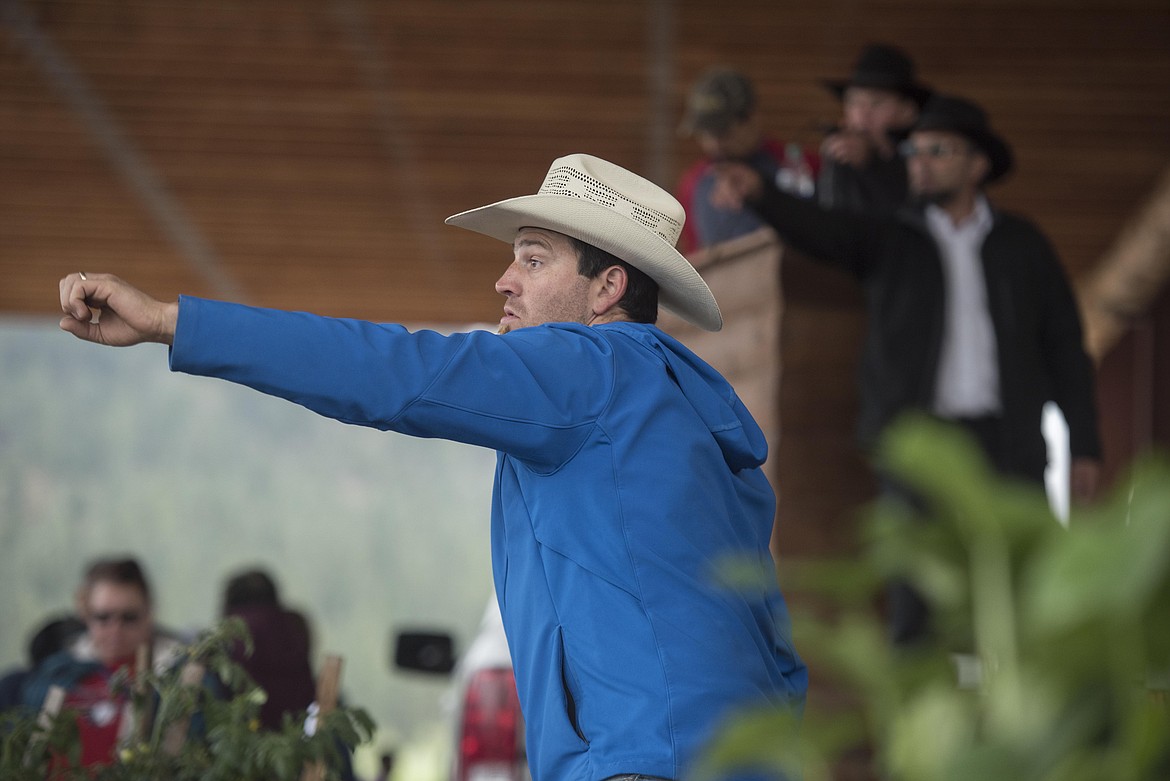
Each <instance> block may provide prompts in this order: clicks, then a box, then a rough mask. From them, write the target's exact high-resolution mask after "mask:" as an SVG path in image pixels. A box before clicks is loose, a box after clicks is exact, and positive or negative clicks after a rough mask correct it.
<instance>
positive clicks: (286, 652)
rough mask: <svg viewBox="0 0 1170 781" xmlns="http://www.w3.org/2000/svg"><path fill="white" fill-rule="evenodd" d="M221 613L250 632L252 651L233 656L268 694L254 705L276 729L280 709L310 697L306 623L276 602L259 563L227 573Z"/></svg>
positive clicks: (304, 704)
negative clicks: (236, 621) (231, 617)
mask: <svg viewBox="0 0 1170 781" xmlns="http://www.w3.org/2000/svg"><path fill="white" fill-rule="evenodd" d="M223 615H224V617H225V618H226V617H229V616H235V617H238V618H239V619H241V620H242V621H243V622H244V624H245V625H246V626H247V627H248V632H249V633H250V634H251V635H252V653H251V655H248V654H245V653H244V649H243V648H242V647H240V648H238V649H237V651H236V654H235V655H236V660H237V661H238V662H239V664H240V666H242V667H243V668H244V669H245V670H246V671H247V672H248V675H250V676H252V679H253V680H254V681H255V682H256V683H257V684H258V685H259V686H260V688H262V689H264V691H265V692H266V693H267V694H268V700H267V701H266V702H265V703H264V705H263V706H262V707H261V709H260V723H261V725H262V726H263V727H264V728H265V729H270V730H275V729H279V728H280V726H281V723H282V721H283V716H284V714H285V713H290V714H294V715H295V714H298V713H302V712H303V711H305V709H307V708H308V707H309V705H310V704H311V703H312V702H313V700H314V699H315V698H316V695H317V691H316V684H315V682H314V678H313V668H312V662H311V640H310V632H309V624H308V622H307V621H306V620H305V617H304V616H303V615H302V614H301V613H299V612H297V611H295V610H289V609H288V608H286V607H284V605H282V604H281V601H280V596H279V594H278V592H277V588H276V582H275V581H274V580H273V579H272V577H271V576H270V575H269V574H268V573H267V572H266V571H264V570H263V569H258V568H257V569H248V570H244V571H242V572H239V573H237V574H235V575H233V576H232V577H230V578H229V579H228V581H227V583H226V585H225V587H224V596H223Z"/></svg>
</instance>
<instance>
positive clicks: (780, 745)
mask: <svg viewBox="0 0 1170 781" xmlns="http://www.w3.org/2000/svg"><path fill="white" fill-rule="evenodd" d="M880 462H881V465H882V467H883V469H885V470H887V471H888V472H889V473H891V474H893V475H895V476H896V477H898V478H899V479H901V480H902V481H904V482H905V483H906V484H907V485H908V486H909V487H911V488H912V490H913V491H915V492H916V494H917V495H918V496H920V497H921V498H922V506H921V507H919V508H918V509H917V510H916V509H912V508H911V507H910V506H909V504H908V503H904V502H898V501H895V500H891V499H885V500H881V501H878V502H876V503H875V504H874V505H873V506H872V507H871V508H870V509H869V510H868V511H867V513H866V515H865V518H864V521H863V550H864V554H863V555H862V556H861V557H860V558H856V559H851V560H848V561H819V562H815V563H809V564H805V565H802V566H800V567H798V568H796V569H795V571H793V570H791V569H788V570H782V572H783V574H784V577H783V580H784V582H785V587H786V589H788V590H790V591H797V592H801V593H805V594H811V595H815V597H816V600H815V601H817V604H818V607H817V609H816V610H815V611H812V610H809V611H805V612H799V613H794V618H793V622H794V627H795V629H796V632H797V635H796V641H797V648H798V649H799V650H800V652H801V654H802V656H803V657H804V659H805V660H806V661H807V662H808V664H809V666H810V668H812V669H813V670H814V671H815V672H817V673H819V674H821V675H827V676H830V677H831V678H832V679H833V680H835V681H837V682H838V685H840V686H842V687H844V688H845V689H846V690H848V691H850V692H852V693H853V694H854V695H855V697H856V701H857V703H858V705H857V707H855V708H847V709H841V708H827V707H824V706H823V705H822V704H821V703H818V702H817V700H816V698H815V697H813V698H811V699H810V701H809V703H808V707H807V710H806V713H805V714H804V719H803V723H800V724H797V723H796V721H795V720H794V719H793V718H792V717H791V716H789V715H787V714H784V713H777V712H775V711H770V712H762V713H745V714H741V715H740V716H739V717H738V718H737V719H736V720H735V721H734V722H732V723H730V724H728V725H727V727H726V729H725V731H724V733H723V735H722V736H721V738H720V739H719V741H718V742H717V743H716V744H715V745H714V746H713V748H712V751H711V752H710V754H709V755H708V757H707V761H706V763H705V764H704V766H703V767H702V768H700V772H699V773H698V774H697V777H699V778H723V777H726V776H727V774H728V773H729V769H730V768H736V767H745V766H751V767H757V768H767V769H768V771H769V773H771V774H772V776H773V777H783V774H784V773H785V772H787V774H788V777H790V778H795V777H798V774H799V775H802V776H803V778H804V779H805V781H821V780H822V779H828V778H831V777H832V774H833V765H834V760H835V758H837V757H839V756H841V755H842V754H843V753H844V752H846V751H848V750H849V749H851V748H853V747H856V746H857V745H859V744H868V745H869V746H871V747H872V749H873V752H874V763H875V765H876V767H875V768H874V769H875V772H876V773H877V776H878V777H880V778H883V779H890V780H891V781H938V779H947V780H948V781H987V779H1011V781H1155V780H1162V779H1167V778H1170V719H1168V706H1167V688H1170V678H1168V673H1170V463H1168V462H1167V460H1166V459H1165V458H1161V457H1157V456H1153V455H1151V456H1148V457H1146V458H1144V459H1142V460H1140V461H1139V462H1138V463H1137V464H1135V465H1134V467H1133V469H1132V472H1131V474H1130V475H1129V476H1128V478H1127V479H1126V480H1125V481H1123V483H1122V484H1121V485H1120V486H1119V487H1118V488H1117V490H1115V491H1114V492H1113V493H1112V495H1111V496H1108V497H1106V498H1105V499H1103V500H1102V501H1101V502H1099V503H1097V504H1095V505H1093V506H1091V507H1074V508H1073V509H1072V513H1071V517H1070V519H1069V524H1068V525H1067V527H1066V526H1064V525H1062V524H1060V523H1059V522H1058V521H1057V520H1056V518H1055V517H1054V516H1053V515H1052V513H1051V511H1050V510H1049V507H1048V504H1047V502H1046V499H1045V497H1044V496H1043V493H1042V492H1041V491H1039V490H1037V489H1035V488H1033V487H1032V486H1030V485H1024V484H1021V483H1016V482H1013V481H1010V480H1005V479H1003V478H1001V477H998V476H997V475H995V474H993V473H992V471H991V470H990V469H989V467H988V466H987V464H986V463H985V462H984V460H983V458H982V456H981V454H980V452H979V451H978V449H977V448H976V447H975V446H974V445H973V444H972V443H971V442H970V441H969V440H968V439H967V438H966V437H965V435H963V434H962V433H960V432H958V431H956V430H954V429H953V428H950V427H947V426H945V425H942V424H939V423H937V422H934V421H931V420H926V419H920V418H909V419H906V420H904V421H901V422H900V423H899V424H898V425H897V426H895V427H894V428H893V429H892V430H891V432H890V433H889V435H888V437H887V438H886V440H885V442H884V444H883V448H882V450H881V452H880ZM891 578H901V579H906V580H908V581H910V582H911V583H912V584H913V585H914V586H915V587H916V588H917V589H918V590H919V591H920V592H921V593H922V594H923V595H924V597H925V598H926V600H927V602H928V603H929V604H930V605H931V609H932V611H933V621H934V626H933V632H932V634H931V636H930V639H929V640H928V641H925V642H923V643H922V644H921V645H919V646H916V647H914V648H913V649H902V648H898V649H897V650H895V649H894V648H892V647H891V645H890V643H889V641H888V639H887V636H886V633H885V629H884V624H883V622H882V620H881V618H880V616H879V614H878V610H877V609H876V605H878V604H879V594H880V592H881V590H882V587H883V584H884V583H886V582H887V581H888V580H889V579H891Z"/></svg>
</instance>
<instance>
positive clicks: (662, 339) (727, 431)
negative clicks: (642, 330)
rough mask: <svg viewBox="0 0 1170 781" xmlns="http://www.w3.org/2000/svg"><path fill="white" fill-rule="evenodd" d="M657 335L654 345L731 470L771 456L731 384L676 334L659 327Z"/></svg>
mask: <svg viewBox="0 0 1170 781" xmlns="http://www.w3.org/2000/svg"><path fill="white" fill-rule="evenodd" d="M654 336H655V337H656V339H654V340H653V341H654V342H655V343H656V344H655V348H656V349H657V351H658V352H659V353H660V355H661V356H662V358H663V360H665V362H666V365H667V366H668V367H669V369H670V372H671V374H672V375H673V378H674V381H675V382H676V383H677V384H678V386H679V388H681V389H682V392H683V395H684V396H685V397H686V398H687V400H688V401H689V402H690V403H691V406H692V407H694V409H695V411H696V412H697V413H698V415H699V418H700V419H701V420H702V421H703V423H704V424H705V425H706V426H707V430H708V431H710V432H711V436H712V437H714V438H715V441H716V442H718V443H719V448H720V450H722V451H723V458H724V460H725V461H726V462H727V465H728V466H729V467H730V468H731V469H732V471H737V472H738V471H739V470H741V469H754V468H756V467H759V466H761V465H763V463H764V461H765V460H767V458H768V442H767V439H765V437H764V432H763V431H761V430H760V426H759V424H758V423H756V421H755V418H753V417H752V415H751V413H750V412H748V409H747V407H745V406H744V404H743V402H742V401H740V399H739V396H738V395H737V394H736V392H735V389H734V388H732V387H731V384H730V383H729V382H727V380H725V379H724V378H723V376H722V375H721V374H719V372H717V371H715V369H713V368H712V367H711V366H710V365H709V364H707V363H706V362H705V361H704V360H703V359H702V358H700V357H699V356H697V355H695V354H694V353H693V352H691V350H690V349H689V348H687V347H686V346H685V345H683V344H682V343H681V342H679V341H678V340H677V339H675V338H674V337H672V336H670V335H668V334H666V333H665V332H663V331H662V330H661V329H659V328H657V327H655V328H654Z"/></svg>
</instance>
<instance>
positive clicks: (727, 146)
mask: <svg viewBox="0 0 1170 781" xmlns="http://www.w3.org/2000/svg"><path fill="white" fill-rule="evenodd" d="M762 138H763V134H762V133H761V131H760V121H759V119H758V118H757V116H756V115H755V114H753V115H752V116H750V117H748V118H747V119H745V120H743V121H740V122H734V123H732V125H731V126H730V127H729V128H727V129H726V130H724V131H722V132H720V133H714V132H711V131H708V130H700V131H698V132H696V133H695V140H696V141H697V142H698V143H699V148H700V149H702V150H703V154H704V155H705V156H706V157H707V158H709V159H711V160H719V161H722V160H744V159H746V158H747V157H749V156H750V155H751V154H752V153H753V152H755V151H756V150H757V149H759V148H760V143H761V139H762Z"/></svg>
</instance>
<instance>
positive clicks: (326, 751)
mask: <svg viewBox="0 0 1170 781" xmlns="http://www.w3.org/2000/svg"><path fill="white" fill-rule="evenodd" d="M240 641H243V642H244V643H245V645H247V644H248V643H249V642H250V640H249V638H248V631H247V629H246V628H245V626H244V624H243V622H242V621H240V620H239V619H237V618H231V619H227V620H225V621H223V622H222V623H221V624H219V625H218V626H217V627H216V628H215V629H214V630H212V631H209V632H207V633H205V634H203V635H202V636H201V637H199V638H198V639H196V640H195V641H193V642H192V643H191V644H190V645H188V647H187V648H186V650H185V653H184V655H183V656H184V663H197V664H199V665H202V667H203V669H205V670H206V671H207V672H208V673H210V675H209V676H205V678H204V683H203V684H197V685H194V686H192V685H188V684H186V683H184V681H183V680H182V674H183V671H182V668H183V666H184V665H183V664H179V665H176V666H174V667H173V668H171V669H170V670H167V671H165V672H162V673H155V672H147V673H143V674H140V675H139V676H138V677H137V678H136V679H135V680H134V681H132V682H131V681H130V680H129V678H128V677H127V676H126V675H124V674H122V673H120V674H119V675H117V676H115V678H114V679H113V681H111V687H112V688H116V689H122V690H125V691H126V692H128V693H130V694H131V695H132V696H131V701H132V702H133V704H134V710H135V714H136V720H137V723H139V724H146V725H148V728H147V729H145V730H144V731H143V733H142V735H141V736H140V739H138V740H135V741H134V742H132V743H131V744H130V745H126V746H124V747H122V748H121V749H120V751H119V754H118V757H117V761H115V762H114V763H113V764H111V765H107V766H103V767H100V768H81V767H77V764H76V758H77V756H78V754H79V745H78V744H77V733H76V729H75V725H76V718H75V715H74V714H73V713H71V712H70V711H69V710H63V711H62V712H61V713H60V714H58V716H57V717H56V718H55V719H53V720H52V721H50V722H49V723H48V724H44V725H41V727H40V728H38V723H37V722H38V717H37V716H36V714H30V713H27V712H24V713H21V712H13V713H10V714H8V715H6V719H7V722H6V724H5V729H4V732H3V733H2V734H0V778H4V779H6V780H7V779H12V780H13V781H18V780H20V779H25V778H27V779H30V781H31V779H39V780H40V781H43V779H45V778H46V777H49V778H52V779H54V781H157V780H158V779H168V781H285V780H287V781H294V780H295V779H299V778H301V775H302V773H303V771H304V768H305V766H306V764H308V763H317V762H320V763H323V765H324V767H325V776H324V777H325V778H326V779H338V778H340V777H341V768H342V767H343V766H344V762H343V760H342V752H343V751H346V748H345V747H347V746H348V747H350V748H352V747H353V746H356V745H358V744H359V743H361V742H363V741H365V740H368V739H369V738H370V736H371V735H372V734H373V732H374V723H373V721H372V720H371V719H370V717H369V715H368V714H367V713H366V712H365V711H364V710H362V709H360V708H348V707H344V706H342V707H338V708H337V709H335V710H332V711H330V712H329V713H326V714H323V715H320V716H319V717H317V718H316V719H315V720H314V728H313V729H311V730H310V729H306V726H305V724H306V718H307V717H308V713H307V712H301V713H297V714H285V717H284V724H283V728H282V729H280V730H275V731H264V730H261V729H259V724H260V721H259V714H260V706H261V705H262V704H263V703H264V701H265V699H266V695H265V693H264V691H263V690H262V689H260V688H259V687H257V686H256V684H255V682H254V681H252V680H251V678H249V676H248V674H247V673H246V672H245V671H244V669H243V668H242V667H240V665H238V664H237V663H236V662H235V661H233V659H232V649H233V647H234V645H235V644H236V643H237V642H240ZM176 726H177V727H178V729H179V733H178V734H179V735H186V739H185V740H184V741H183V742H182V743H181V745H177V746H176V745H173V744H172V743H171V739H172V738H171V736H170V735H169V733H170V732H171V731H172V729H173V728H174V727H176ZM61 757H69V758H70V761H69V762H66V763H62V762H61V761H60V760H59V758H61ZM55 758H58V759H55Z"/></svg>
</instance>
